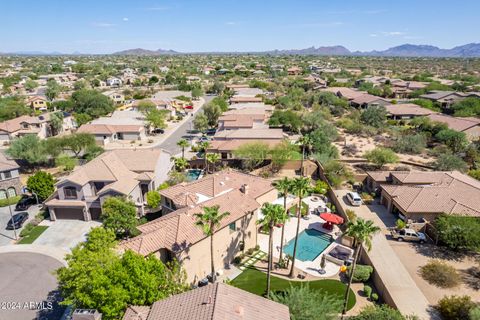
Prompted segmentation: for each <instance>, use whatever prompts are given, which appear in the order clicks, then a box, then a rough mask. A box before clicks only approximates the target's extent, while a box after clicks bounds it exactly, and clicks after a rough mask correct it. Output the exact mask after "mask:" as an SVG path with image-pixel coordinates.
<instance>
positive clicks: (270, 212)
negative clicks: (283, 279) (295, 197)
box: [257, 202, 287, 297]
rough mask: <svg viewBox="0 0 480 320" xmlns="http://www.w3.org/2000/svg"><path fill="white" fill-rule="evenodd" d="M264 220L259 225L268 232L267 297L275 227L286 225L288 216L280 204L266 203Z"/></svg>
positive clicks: (263, 212) (263, 210)
mask: <svg viewBox="0 0 480 320" xmlns="http://www.w3.org/2000/svg"><path fill="white" fill-rule="evenodd" d="M262 214H263V218H262V219H261V220H258V221H257V223H258V224H260V225H261V227H262V229H264V230H268V267H267V290H266V296H267V297H269V295H270V274H271V273H272V264H273V227H274V226H275V225H277V224H279V223H285V220H286V219H287V215H286V213H285V210H283V208H282V206H281V205H279V204H271V203H268V202H267V203H265V204H264V205H263V208H262Z"/></svg>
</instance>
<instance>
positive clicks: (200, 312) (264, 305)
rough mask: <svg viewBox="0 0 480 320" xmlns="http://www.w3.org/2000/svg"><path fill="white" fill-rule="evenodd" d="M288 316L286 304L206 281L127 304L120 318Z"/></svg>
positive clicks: (277, 319) (275, 319) (265, 319)
mask: <svg viewBox="0 0 480 320" xmlns="http://www.w3.org/2000/svg"><path fill="white" fill-rule="evenodd" d="M173 319H188V320H220V319H245V320H248V319H250V320H251V319H259V320H260V319H262V320H289V319H290V312H289V310H288V307H287V306H286V305H283V304H280V303H278V302H274V301H272V300H269V299H266V298H263V297H261V296H257V295H256V294H253V293H250V292H247V291H244V290H242V289H238V288H236V287H234V286H230V285H228V284H224V283H220V282H217V283H214V284H209V285H207V286H204V287H200V288H196V289H193V290H190V291H187V292H184V293H180V294H176V295H173V296H171V297H169V298H166V299H162V300H159V301H157V302H155V303H153V305H152V306H151V307H149V306H129V307H128V308H127V310H126V312H125V314H124V316H123V320H173Z"/></svg>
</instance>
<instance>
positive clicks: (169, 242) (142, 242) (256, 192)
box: [120, 170, 277, 284]
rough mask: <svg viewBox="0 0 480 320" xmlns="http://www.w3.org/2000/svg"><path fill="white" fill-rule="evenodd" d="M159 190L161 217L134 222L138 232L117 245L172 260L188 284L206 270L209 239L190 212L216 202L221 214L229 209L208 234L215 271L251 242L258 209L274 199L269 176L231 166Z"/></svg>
mask: <svg viewBox="0 0 480 320" xmlns="http://www.w3.org/2000/svg"><path fill="white" fill-rule="evenodd" d="M160 194H161V196H162V212H163V214H164V215H163V216H162V217H160V218H158V219H155V220H152V221H150V222H148V223H146V224H143V225H141V226H139V227H138V229H139V231H140V232H141V234H140V235H139V236H137V237H134V238H132V239H129V240H126V241H123V242H121V243H120V248H121V249H124V250H126V249H130V250H133V251H135V252H137V253H139V254H142V255H144V256H147V255H149V254H154V255H156V256H158V257H159V258H160V259H161V260H162V261H163V262H168V261H171V260H172V259H176V260H177V261H179V263H180V264H181V265H182V267H183V269H184V270H185V271H186V273H187V281H188V282H189V283H192V284H196V283H197V282H198V281H200V280H202V279H204V278H205V277H206V276H207V275H208V274H209V273H210V271H211V268H210V254H209V253H210V237H208V236H206V235H205V234H204V233H203V231H202V229H201V228H200V227H199V226H197V225H196V217H195V214H202V213H203V208H204V207H212V206H219V212H221V213H223V212H229V215H228V216H227V217H226V218H224V219H223V220H222V221H221V223H220V226H218V227H217V229H216V231H215V234H214V236H213V240H214V244H213V246H214V263H215V269H216V270H217V271H220V270H222V269H225V268H227V267H228V266H229V265H230V264H231V263H232V261H233V259H234V258H235V256H237V255H238V254H239V253H241V252H243V250H247V249H249V248H253V247H255V246H256V244H257V227H258V226H257V219H258V214H259V211H260V208H261V206H262V205H263V204H264V203H265V202H272V201H275V200H276V199H277V190H276V189H275V188H274V187H273V186H272V184H271V182H270V181H269V180H266V179H263V178H260V177H257V176H253V175H250V174H245V173H241V172H237V171H233V170H225V171H221V172H218V173H215V174H212V175H208V176H206V177H204V178H201V179H199V180H196V181H193V182H190V183H181V184H178V185H175V186H172V187H170V188H167V189H164V190H161V191H160ZM232 204H235V205H234V206H232Z"/></svg>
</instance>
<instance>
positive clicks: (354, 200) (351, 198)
mask: <svg viewBox="0 0 480 320" xmlns="http://www.w3.org/2000/svg"><path fill="white" fill-rule="evenodd" d="M347 199H348V202H350V205H352V206H356V207H358V206H361V205H362V198H360V195H359V194H358V193H356V192H348V193H347Z"/></svg>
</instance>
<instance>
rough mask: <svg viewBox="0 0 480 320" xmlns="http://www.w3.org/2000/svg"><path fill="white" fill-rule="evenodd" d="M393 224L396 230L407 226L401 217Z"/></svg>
mask: <svg viewBox="0 0 480 320" xmlns="http://www.w3.org/2000/svg"><path fill="white" fill-rule="evenodd" d="M395 225H396V226H397V229H398V230H402V229H405V227H406V226H407V224H406V223H405V221H403V220H402V219H397V221H396V222H395Z"/></svg>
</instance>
